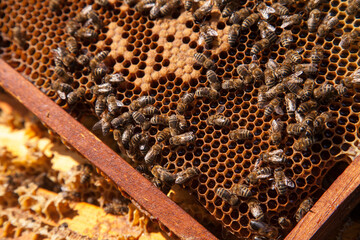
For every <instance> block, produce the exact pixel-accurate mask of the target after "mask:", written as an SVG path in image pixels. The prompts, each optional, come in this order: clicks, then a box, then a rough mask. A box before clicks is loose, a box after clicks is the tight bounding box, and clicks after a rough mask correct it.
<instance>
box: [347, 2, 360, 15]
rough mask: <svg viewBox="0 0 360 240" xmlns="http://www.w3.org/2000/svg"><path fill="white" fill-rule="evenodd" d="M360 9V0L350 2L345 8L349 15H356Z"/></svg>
mask: <svg viewBox="0 0 360 240" xmlns="http://www.w3.org/2000/svg"><path fill="white" fill-rule="evenodd" d="M359 10H360V1H359V0H352V1H350V2H349V4H348V6H347V8H346V9H345V12H346V13H347V14H348V15H354V14H355V13H357V12H358V11H359Z"/></svg>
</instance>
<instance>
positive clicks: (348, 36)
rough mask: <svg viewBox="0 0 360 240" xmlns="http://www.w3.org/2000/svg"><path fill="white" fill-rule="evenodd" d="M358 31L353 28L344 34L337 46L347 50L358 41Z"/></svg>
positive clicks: (359, 33) (359, 32)
mask: <svg viewBox="0 0 360 240" xmlns="http://www.w3.org/2000/svg"><path fill="white" fill-rule="evenodd" d="M359 37H360V30H359V29H357V28H354V30H352V31H351V32H347V33H345V34H344V35H343V36H342V37H341V40H340V43H339V46H340V47H341V48H343V49H348V48H349V47H350V46H351V45H353V44H354V43H355V42H357V41H358V40H359Z"/></svg>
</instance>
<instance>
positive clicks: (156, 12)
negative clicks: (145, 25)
mask: <svg viewBox="0 0 360 240" xmlns="http://www.w3.org/2000/svg"><path fill="white" fill-rule="evenodd" d="M165 4H166V2H165V1H164V0H157V1H156V2H155V5H154V6H153V7H152V8H151V9H150V13H149V18H150V19H156V18H158V17H160V15H161V13H160V8H161V7H162V6H163V5H165ZM166 9H167V8H166Z"/></svg>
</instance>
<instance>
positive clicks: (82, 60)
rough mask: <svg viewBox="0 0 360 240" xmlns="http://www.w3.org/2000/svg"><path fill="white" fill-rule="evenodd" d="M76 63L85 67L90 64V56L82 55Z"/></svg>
mask: <svg viewBox="0 0 360 240" xmlns="http://www.w3.org/2000/svg"><path fill="white" fill-rule="evenodd" d="M76 62H77V63H78V64H80V65H81V66H83V67H85V66H87V65H88V64H89V62H90V58H89V56H87V55H85V54H81V55H79V56H78V57H77V58H76Z"/></svg>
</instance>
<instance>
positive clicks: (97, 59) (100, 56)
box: [90, 51, 109, 69]
mask: <svg viewBox="0 0 360 240" xmlns="http://www.w3.org/2000/svg"><path fill="white" fill-rule="evenodd" d="M108 55H109V51H101V52H99V53H98V54H96V55H95V57H94V58H93V59H91V61H90V68H91V69H95V68H96V67H97V65H98V64H99V63H100V62H102V61H103V60H104V59H105V58H106V57H107V56H108Z"/></svg>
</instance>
